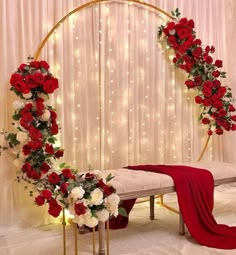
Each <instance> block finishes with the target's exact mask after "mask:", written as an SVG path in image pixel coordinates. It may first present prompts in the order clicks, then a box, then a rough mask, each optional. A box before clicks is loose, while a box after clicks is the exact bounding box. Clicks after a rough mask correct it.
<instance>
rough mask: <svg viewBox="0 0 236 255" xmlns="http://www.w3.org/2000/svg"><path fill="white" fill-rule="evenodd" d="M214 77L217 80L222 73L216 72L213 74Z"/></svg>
mask: <svg viewBox="0 0 236 255" xmlns="http://www.w3.org/2000/svg"><path fill="white" fill-rule="evenodd" d="M212 75H213V76H214V77H215V78H217V77H219V76H220V71H218V70H215V71H213V72H212Z"/></svg>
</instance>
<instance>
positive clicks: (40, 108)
mask: <svg viewBox="0 0 236 255" xmlns="http://www.w3.org/2000/svg"><path fill="white" fill-rule="evenodd" d="M35 101H36V109H37V115H38V116H39V115H41V114H42V113H43V110H44V108H45V107H44V100H43V99H42V98H39V97H37V98H36V100H35Z"/></svg>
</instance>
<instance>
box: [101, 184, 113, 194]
mask: <svg viewBox="0 0 236 255" xmlns="http://www.w3.org/2000/svg"><path fill="white" fill-rule="evenodd" d="M103 192H104V194H105V196H106V197H107V196H109V195H111V194H112V193H114V192H115V189H114V188H113V187H112V186H108V185H105V186H104V187H103Z"/></svg>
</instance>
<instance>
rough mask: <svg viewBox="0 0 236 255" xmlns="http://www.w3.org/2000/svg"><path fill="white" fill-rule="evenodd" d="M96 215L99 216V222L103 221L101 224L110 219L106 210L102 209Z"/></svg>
mask: <svg viewBox="0 0 236 255" xmlns="http://www.w3.org/2000/svg"><path fill="white" fill-rule="evenodd" d="M96 214H97V217H98V220H99V221H101V222H105V221H107V220H108V218H109V212H108V211H107V210H106V209H102V210H100V211H97V213H96Z"/></svg>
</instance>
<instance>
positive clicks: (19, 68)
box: [18, 64, 27, 72]
mask: <svg viewBox="0 0 236 255" xmlns="http://www.w3.org/2000/svg"><path fill="white" fill-rule="evenodd" d="M26 66H27V65H26V64H21V65H20V66H19V67H18V70H19V71H21V72H24V71H25V67H26Z"/></svg>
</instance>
